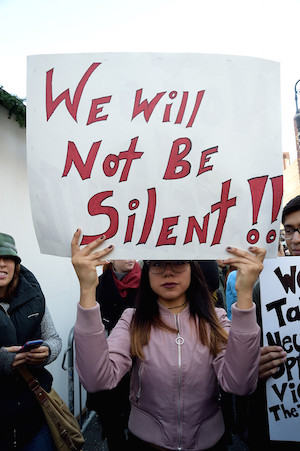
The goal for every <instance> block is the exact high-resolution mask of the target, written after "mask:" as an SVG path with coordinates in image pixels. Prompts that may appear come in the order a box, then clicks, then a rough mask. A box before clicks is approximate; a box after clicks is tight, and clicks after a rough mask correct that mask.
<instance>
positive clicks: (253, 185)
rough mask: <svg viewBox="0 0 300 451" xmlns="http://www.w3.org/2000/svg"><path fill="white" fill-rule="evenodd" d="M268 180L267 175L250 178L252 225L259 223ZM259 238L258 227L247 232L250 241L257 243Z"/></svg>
mask: <svg viewBox="0 0 300 451" xmlns="http://www.w3.org/2000/svg"><path fill="white" fill-rule="evenodd" d="M267 181H268V176H267V175H264V176H262V177H256V178H253V179H250V180H248V183H249V186H250V191H251V197H252V225H254V224H257V218H258V213H259V210H260V206H261V202H262V198H263V195H264V192H265V187H266V183H267ZM258 240H259V231H258V230H257V229H251V230H249V232H248V234H247V241H248V243H250V244H256V243H257V241H258Z"/></svg>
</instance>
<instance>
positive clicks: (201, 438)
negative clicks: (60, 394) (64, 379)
mask: <svg viewBox="0 0 300 451" xmlns="http://www.w3.org/2000/svg"><path fill="white" fill-rule="evenodd" d="M282 224H283V226H284V229H285V242H286V247H287V250H288V255H291V256H299V255H300V196H297V197H295V198H294V199H292V200H291V201H290V202H289V203H288V204H287V205H286V206H285V207H284V209H283V214H282ZM80 234H81V231H80V229H78V230H77V231H76V232H75V234H74V237H73V240H72V244H71V247H72V263H73V266H74V269H75V271H76V274H77V276H78V279H79V283H80V299H79V303H78V306H77V320H76V324H75V329H74V339H75V346H76V368H77V371H78V374H79V378H80V381H81V382H82V384H83V385H84V387H85V388H86V390H87V392H88V395H87V406H88V407H89V409H92V410H95V411H96V412H97V416H98V418H99V422H100V424H101V429H102V438H103V439H105V438H106V439H107V442H108V446H109V450H110V451H117V450H118V451H120V450H125V451H126V450H128V451H129V450H130V451H148V450H149V451H151V450H155V449H159V450H182V451H184V450H189V451H193V450H194V451H198V450H214V451H221V450H226V449H227V447H228V445H229V444H230V440H231V434H232V432H234V431H237V432H238V433H240V435H241V437H242V439H243V441H244V442H245V444H246V445H247V447H248V448H249V450H251V451H252V450H253V451H254V450H260V449H262V450H279V451H281V450H290V449H291V450H294V449H299V446H300V443H299V442H300V437H299V442H297V443H295V442H275V441H271V440H270V437H269V432H268V421H267V418H268V415H267V404H266V381H267V380H268V378H270V377H272V376H273V375H274V374H275V373H276V371H278V368H279V366H280V365H282V364H283V363H284V362H285V361H286V352H285V351H284V349H283V348H282V347H280V346H263V345H262V333H261V326H262V324H261V314H260V294H259V293H260V291H259V274H260V272H261V270H262V268H263V261H264V257H265V250H264V249H261V248H258V247H255V246H250V247H249V249H248V251H246V250H241V249H237V248H233V247H230V246H228V247H227V252H228V258H226V259H225V260H222V261H188V260H169V261H167V260H144V261H140V262H137V261H135V260H109V256H110V255H109V254H110V253H111V252H112V250H113V249H114V247H113V246H112V245H110V246H106V245H105V236H101V237H100V238H98V239H96V240H95V241H94V242H92V243H90V244H88V245H87V246H84V247H80V246H79V238H80ZM280 250H281V252H282V249H280ZM99 268H100V269H101V271H100V273H101V275H100V276H99ZM0 326H1V327H0V340H1V345H0V380H1V382H2V384H1V387H2V388H1V396H0V405H1V410H0V417H1V421H0V425H1V426H0V428H1V434H0V449H1V450H3V451H6V450H7V451H8V450H12V449H19V450H22V451H37V450H46V451H52V450H55V446H54V443H53V441H52V437H51V433H50V431H49V428H48V426H47V422H46V419H45V417H44V414H43V412H42V410H41V407H40V406H39V404H38V402H37V401H36V399H35V398H34V395H33V393H32V392H31V390H30V389H29V387H28V385H27V384H26V383H25V381H24V380H22V377H21V375H20V373H19V372H18V367H20V366H22V365H27V366H28V367H29V368H30V369H31V371H32V373H33V374H34V377H35V378H36V379H37V380H38V381H39V383H40V385H41V386H42V387H43V388H44V389H45V390H46V391H48V392H49V391H50V389H51V385H52V376H51V374H50V373H49V372H48V371H47V370H46V369H45V366H46V365H48V364H49V363H51V362H52V361H53V360H54V359H56V358H57V356H58V355H59V352H60V350H61V339H60V338H59V336H58V334H57V332H56V329H55V326H54V324H53V321H52V319H51V316H50V313H49V310H48V308H47V306H46V303H45V298H44V295H43V293H42V290H41V287H40V285H39V283H38V281H37V280H36V278H35V277H34V275H33V274H32V273H31V272H30V271H29V270H28V269H27V268H25V267H24V266H23V265H21V258H20V256H19V255H18V251H17V248H16V244H15V241H14V239H13V237H11V236H10V235H7V234H4V233H0ZM34 339H42V343H41V344H40V345H38V346H37V347H36V348H32V349H29V350H25V351H23V350H22V348H21V345H22V344H24V343H25V342H27V341H28V340H34ZM99 430H100V429H99Z"/></svg>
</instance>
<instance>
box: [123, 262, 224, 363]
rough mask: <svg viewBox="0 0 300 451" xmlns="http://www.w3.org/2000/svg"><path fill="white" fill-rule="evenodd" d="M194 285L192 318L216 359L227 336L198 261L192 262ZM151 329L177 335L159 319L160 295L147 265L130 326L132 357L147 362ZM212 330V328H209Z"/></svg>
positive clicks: (190, 297) (189, 296) (190, 298)
mask: <svg viewBox="0 0 300 451" xmlns="http://www.w3.org/2000/svg"><path fill="white" fill-rule="evenodd" d="M190 265H191V283H190V286H189V288H188V289H187V292H186V298H187V299H188V301H189V308H190V314H191V317H192V318H193V319H194V321H195V325H196V323H197V321H196V320H197V318H198V323H199V327H198V335H199V339H200V341H201V343H203V344H204V345H206V346H208V347H209V349H210V352H211V354H212V355H214V356H215V355H216V354H217V353H218V352H220V350H221V349H222V346H224V345H225V344H226V342H227V337H228V334H227V332H226V331H225V330H224V329H223V328H222V327H221V325H220V322H219V320H218V316H217V314H216V310H215V306H214V301H213V298H212V293H210V292H209V290H208V287H207V285H206V282H205V279H204V276H203V273H202V271H201V269H200V266H199V264H198V263H197V262H196V261H191V262H190ZM151 326H154V327H158V328H160V329H165V330H167V331H169V332H177V331H176V329H174V328H172V327H170V326H168V325H167V324H165V323H164V322H163V320H162V319H161V317H160V315H159V306H158V302H157V294H156V293H154V291H153V290H152V288H151V286H150V281H149V266H148V265H147V264H144V266H143V269H142V274H141V282H140V287H139V289H138V292H137V296H136V311H135V314H134V316H133V319H132V323H131V353H132V356H133V357H134V356H137V357H139V358H140V359H143V358H144V353H143V347H144V346H146V345H147V344H148V342H149V339H150V332H151ZM208 326H210V327H208Z"/></svg>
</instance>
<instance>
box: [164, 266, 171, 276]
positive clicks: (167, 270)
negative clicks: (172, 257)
mask: <svg viewBox="0 0 300 451" xmlns="http://www.w3.org/2000/svg"><path fill="white" fill-rule="evenodd" d="M172 274H173V269H172V266H171V263H167V264H166V269H165V270H164V276H169V275H172Z"/></svg>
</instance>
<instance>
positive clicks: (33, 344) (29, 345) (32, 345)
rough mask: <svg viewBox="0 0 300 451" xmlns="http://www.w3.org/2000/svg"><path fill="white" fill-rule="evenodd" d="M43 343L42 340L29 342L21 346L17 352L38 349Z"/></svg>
mask: <svg viewBox="0 0 300 451" xmlns="http://www.w3.org/2000/svg"><path fill="white" fill-rule="evenodd" d="M42 343H43V340H29V341H26V343H24V344H23V346H22V348H21V349H20V351H18V352H28V351H30V350H31V349H33V348H38V347H39V346H41V344H42Z"/></svg>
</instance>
